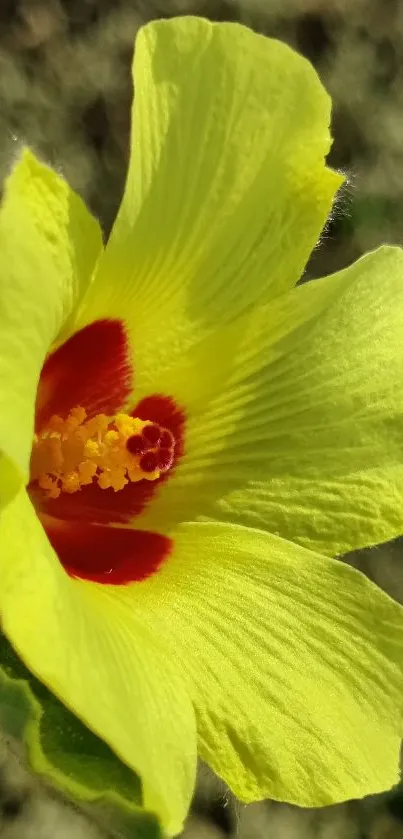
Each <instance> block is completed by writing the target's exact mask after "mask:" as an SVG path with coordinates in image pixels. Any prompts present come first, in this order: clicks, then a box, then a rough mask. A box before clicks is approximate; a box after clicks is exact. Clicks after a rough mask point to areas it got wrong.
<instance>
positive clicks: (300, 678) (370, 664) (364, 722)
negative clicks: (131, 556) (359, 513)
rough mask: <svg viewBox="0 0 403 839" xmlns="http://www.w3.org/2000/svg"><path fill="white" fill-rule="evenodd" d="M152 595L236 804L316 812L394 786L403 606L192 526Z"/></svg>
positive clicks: (330, 573) (306, 555) (242, 535)
mask: <svg viewBox="0 0 403 839" xmlns="http://www.w3.org/2000/svg"><path fill="white" fill-rule="evenodd" d="M144 591H145V593H144V597H143V609H144V620H148V622H149V625H150V626H152V627H153V628H154V631H155V632H156V633H158V635H159V636H160V637H163V638H164V639H165V642H166V645H167V650H168V654H169V652H171V654H173V655H175V658H176V660H177V662H178V664H179V666H180V667H182V669H183V672H184V674H185V675H186V677H187V679H188V684H189V690H190V692H191V695H192V697H193V701H194V704H195V708H196V714H197V725H198V735H199V750H200V754H201V756H202V757H203V758H204V759H205V760H207V761H208V763H210V765H211V766H212V767H213V769H214V770H215V771H216V772H217V773H218V774H219V775H220V776H221V777H222V778H224V780H225V781H226V782H227V783H228V784H229V786H230V788H231V789H232V790H233V791H234V793H235V794H236V795H237V796H238V797H239V798H240V799H241V800H243V801H254V800H257V799H262V798H267V797H268V798H274V799H278V800H280V801H288V802H291V803H293V804H298V805H301V806H308V807H317V806H322V805H325V804H332V803H336V802H339V801H343V800H346V799H350V798H361V797H362V796H365V795H369V794H374V793H378V792H382V791H383V790H386V789H389V788H390V787H391V786H393V785H394V784H396V783H397V782H398V780H399V750H400V741H401V736H402V732H403V702H402V696H403V659H402V645H403V609H402V607H401V606H399V605H398V604H397V603H394V602H393V601H392V600H391V599H390V598H389V597H387V596H386V595H385V594H384V593H383V592H381V591H380V589H378V588H377V587H376V586H375V585H374V584H373V583H371V582H370V581H369V580H367V579H366V578H365V577H364V576H363V575H362V574H360V573H359V572H358V571H356V570H355V569H352V568H350V567H349V566H347V565H344V564H343V563H341V562H338V561H337V560H331V559H327V558H326V557H322V556H320V555H318V554H314V553H312V552H310V551H307V550H306V549H304V548H301V547H299V546H298V545H294V544H291V543H289V542H286V541H285V540H283V539H280V538H278V537H275V536H271V535H270V534H267V533H264V532H262V531H258V530H253V529H252V528H244V527H239V526H234V525H224V524H210V523H199V524H194V523H187V524H183V525H182V526H180V527H179V528H178V531H177V533H176V536H175V551H174V553H173V555H172V557H171V560H170V561H169V562H167V563H166V564H165V566H164V567H163V568H162V569H161V571H160V574H159V575H156V576H155V577H154V578H150V579H149V580H148V581H147V583H146V585H145V587H144ZM121 597H122V598H125V599H126V600H127V601H128V602H129V599H130V593H129V592H126V591H125V590H123V591H122V593H121Z"/></svg>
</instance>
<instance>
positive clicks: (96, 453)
mask: <svg viewBox="0 0 403 839" xmlns="http://www.w3.org/2000/svg"><path fill="white" fill-rule="evenodd" d="M174 448H175V439H174V436H173V434H172V433H171V431H169V430H168V429H166V428H163V427H161V426H160V425H159V424H157V423H155V422H151V421H149V420H142V419H139V418H138V417H132V416H129V415H128V414H124V413H119V414H116V416H114V417H112V418H111V417H108V416H107V415H106V414H97V415H96V416H94V417H91V418H89V419H88V418H87V412H86V410H85V408H83V407H81V406H80V405H79V406H77V407H75V408H73V409H72V410H71V411H70V413H69V414H68V416H67V418H65V419H63V418H62V417H61V416H58V415H57V414H54V415H53V416H52V417H51V418H50V420H49V422H48V424H47V426H46V427H45V428H44V429H43V430H42V431H41V432H40V433H39V434H35V436H34V443H33V447H32V455H31V481H37V482H38V486H39V487H40V488H41V489H42V490H44V491H45V493H46V494H47V496H48V497H49V498H58V497H59V496H60V494H61V493H62V492H67V493H75V492H78V491H79V490H80V489H81V487H83V486H85V485H88V484H91V483H93V482H94V481H95V482H96V483H97V484H98V487H99V488H100V489H109V488H111V489H113V490H114V491H115V492H117V491H119V490H121V489H123V487H125V486H126V484H128V483H129V481H131V482H137V481H141V480H147V481H155V480H157V479H158V478H159V477H160V475H161V474H162V473H164V472H167V471H168V470H169V469H170V468H171V466H172V463H173V455H174Z"/></svg>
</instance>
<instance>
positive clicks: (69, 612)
mask: <svg viewBox="0 0 403 839" xmlns="http://www.w3.org/2000/svg"><path fill="white" fill-rule="evenodd" d="M0 555H1V558H2V560H1V565H0V611H1V615H2V628H3V631H4V632H5V634H6V636H7V637H8V638H9V640H10V642H11V643H12V645H13V646H14V648H15V650H16V651H17V653H18V654H19V655H20V657H21V658H22V660H23V662H24V664H25V665H26V666H27V667H28V668H29V669H30V670H31V671H32V672H33V673H34V675H35V676H37V677H38V678H39V679H41V681H43V682H44V683H45V685H46V686H47V687H48V688H50V690H52V691H53V693H55V694H56V696H57V697H58V698H59V699H61V700H62V701H63V702H64V704H65V705H66V706H67V707H68V708H69V709H70V710H71V711H73V712H74V713H75V714H76V715H77V716H78V717H79V718H80V719H81V720H82V721H83V722H84V723H85V724H86V725H87V726H88V727H89V728H90V729H91V730H92V731H93V732H94V733H95V734H97V735H98V736H100V737H101V738H103V739H104V740H105V741H106V742H107V743H108V745H109V746H110V747H111V748H112V749H113V750H114V751H115V752H116V754H117V755H118V757H120V758H121V759H122V760H123V761H124V762H125V763H126V764H128V765H129V766H130V767H131V768H132V769H133V770H134V771H135V772H136V773H137V774H138V775H139V776H140V778H141V781H142V788H143V803H144V806H145V808H146V809H148V810H150V811H152V812H155V813H156V814H157V815H158V817H159V818H160V819H161V821H162V824H163V826H164V828H165V829H166V831H167V832H168V833H169V834H174V833H178V832H179V831H180V830H181V827H182V823H183V819H184V817H185V815H186V812H187V810H188V807H189V803H190V798H191V794H192V791H193V785H194V780H195V762H196V734H195V720H194V712H193V708H192V705H191V701H190V698H189V695H188V693H187V691H186V689H185V686H184V681H183V678H182V675H181V673H180V671H179V669H178V668H177V666H176V662H175V659H174V657H173V656H171V657H167V655H166V649H165V645H164V639H162V638H159V637H158V633H157V632H156V631H155V630H154V629H153V628H152V627H150V626H148V625H147V623H144V621H143V619H142V613H141V611H140V604H141V594H142V588H141V584H137V585H134V586H132V587H130V590H131V594H132V596H131V600H130V603H126V602H125V601H123V600H121V599H120V598H119V591H120V588H119V587H113V586H102V585H97V584H95V583H86V582H83V581H80V580H77V579H72V578H70V577H68V576H67V574H66V573H65V571H64V570H63V568H62V566H61V565H60V563H59V561H58V559H57V557H56V555H55V553H54V551H53V550H52V548H51V546H50V544H49V542H48V540H47V537H46V536H45V533H44V531H43V529H42V526H41V524H40V522H39V519H38V518H37V516H36V514H35V512H34V510H33V508H32V506H31V503H30V501H29V499H28V497H27V495H26V493H25V490H21V491H20V493H19V494H18V495H17V496H16V498H15V499H13V500H12V501H11V502H10V503H9V504H8V505H7V507H6V508H5V510H4V511H3V513H2V516H1V519H0ZM136 604H137V605H136Z"/></svg>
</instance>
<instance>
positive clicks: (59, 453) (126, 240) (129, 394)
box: [0, 18, 403, 834]
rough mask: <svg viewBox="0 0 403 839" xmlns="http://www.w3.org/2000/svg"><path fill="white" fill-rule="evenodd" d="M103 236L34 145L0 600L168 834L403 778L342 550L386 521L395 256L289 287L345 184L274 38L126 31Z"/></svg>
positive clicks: (356, 580) (24, 225)
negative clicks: (330, 164) (226, 795)
mask: <svg viewBox="0 0 403 839" xmlns="http://www.w3.org/2000/svg"><path fill="white" fill-rule="evenodd" d="M134 79H135V88H136V96H135V100H134V105H133V129H132V142H131V157H130V164H129V170H128V175H127V183H126V189H125V193H124V196H123V200H122V204H121V207H120V210H119V214H118V216H117V219H116V222H115V225H114V228H113V231H112V234H111V236H110V239H109V241H108V243H107V245H106V247H105V249H104V248H103V244H102V237H101V231H100V228H99V225H98V223H97V222H96V220H95V219H94V218H93V217H92V216H91V215H90V213H89V212H88V210H87V209H86V208H85V206H84V205H83V203H82V201H81V200H80V198H79V197H78V196H77V195H75V194H74V193H73V192H72V191H71V189H70V188H69V186H68V185H67V183H66V182H65V181H64V180H63V179H62V178H61V177H60V176H59V175H58V174H56V173H55V172H54V171H52V170H51V169H49V168H47V167H46V166H45V165H43V164H42V163H41V162H39V161H38V160H37V159H36V158H35V157H34V156H33V154H32V153H31V152H29V151H24V153H23V154H22V156H21V158H20V159H19V160H18V161H17V163H16V165H15V167H14V169H13V171H12V173H11V174H10V176H9V178H8V180H7V182H6V186H5V195H4V201H3V205H2V210H1V216H0V243H1V248H0V253H1V260H2V263H1V279H0V325H1V331H0V447H1V460H0V469H1V483H0V488H1V496H0V498H1V504H2V513H1V518H0V555H1V563H0V610H1V615H2V627H3V631H4V633H5V634H6V636H7V637H8V639H9V640H10V641H11V643H12V645H13V647H14V649H15V650H16V651H17V653H18V654H19V656H20V657H21V659H22V660H23V662H24V663H25V665H26V666H27V667H28V668H29V669H30V670H31V671H32V672H33V673H34V674H35V675H36V676H37V677H39V679H41V680H42V681H43V682H44V683H45V684H46V686H47V687H48V688H49V689H50V690H51V691H53V692H54V693H55V694H56V695H57V696H58V697H59V698H60V699H61V700H62V701H63V703H64V704H65V705H66V706H67V707H68V708H69V709H70V710H72V711H73V712H74V713H75V714H76V715H77V716H78V717H79V718H80V719H81V720H82V721H84V722H85V723H86V724H87V725H88V726H89V727H90V728H91V730H92V731H94V732H95V733H96V734H98V735H99V736H100V737H101V738H103V739H104V740H105V741H106V742H107V743H108V744H109V745H110V746H111V747H112V749H113V750H114V751H115V753H116V754H117V755H118V756H119V757H120V758H121V759H122V760H123V761H124V762H125V763H126V764H127V765H128V766H130V767H131V768H132V769H133V770H135V771H136V772H137V773H138V774H139V776H140V777H141V781H142V788H143V800H144V806H145V807H146V808H148V809H150V810H152V811H154V812H155V813H157V814H158V816H159V818H160V819H161V822H162V824H163V826H164V828H165V830H166V831H167V832H168V833H170V834H172V833H176V832H178V831H179V830H180V828H181V825H182V823H183V818H184V816H185V815H186V812H187V809H188V806H189V801H190V797H191V794H192V790H193V786H194V780H195V765H196V753H197V752H198V753H199V754H200V755H201V756H202V757H203V758H204V759H205V760H206V761H207V762H208V763H209V764H210V765H211V766H212V767H213V769H214V770H215V771H216V772H217V773H218V774H219V775H220V776H221V777H222V778H224V779H225V781H226V782H227V783H228V785H229V786H230V787H231V789H232V790H233V791H234V793H235V794H236V795H237V796H238V797H239V798H240V799H241V800H242V801H252V800H256V799H259V798H263V797H270V798H275V799H280V800H285V801H289V802H294V803H297V804H300V805H307V806H316V805H322V804H329V803H334V802H336V801H342V800H344V799H346V798H351V797H360V796H363V795H366V794H368V793H375V792H378V791H380V790H384V789H387V788H388V787H390V786H392V785H393V784H394V783H396V782H397V780H398V755H399V745H400V737H401V734H402V696H403V672H402V671H403V664H402V661H403V659H402V655H401V648H402V640H403V617H402V615H403V610H402V609H401V607H400V606H398V605H397V604H396V603H394V602H393V601H392V600H391V599H390V598H388V597H387V596H386V595H384V594H383V593H382V592H381V591H380V590H378V589H377V588H376V586H374V585H373V584H372V583H371V582H369V581H368V580H367V579H366V578H364V577H363V576H362V575H361V574H360V573H359V572H357V571H355V570H354V569H352V568H350V567H348V566H347V565H345V564H343V563H341V562H340V561H338V560H335V559H333V558H332V557H334V556H336V555H337V554H340V553H342V552H345V551H349V550H352V549H355V548H360V547H363V546H365V545H369V544H372V543H376V542H381V541H382V540H386V539H389V538H391V537H394V536H395V535H396V534H398V533H399V532H401V529H402V509H403V497H402V496H403V491H402V486H403V483H402V478H403V463H402V430H403V425H402V402H403V396H402V388H401V375H402V362H401V334H402V327H403V284H402V273H403V259H402V254H401V252H400V251H399V250H398V249H394V248H385V249H381V250H379V251H377V252H375V253H373V254H370V255H369V256H367V257H365V258H363V259H361V260H360V261H359V262H357V263H356V264H355V265H353V266H352V267H350V268H348V269H346V270H345V271H342V272H340V273H338V274H335V275H333V276H330V277H327V278H326V279H321V280H317V281H314V282H309V283H306V284H305V285H303V286H300V287H297V288H295V286H296V283H297V281H298V279H299V278H300V276H301V274H302V272H303V270H304V266H305V264H306V262H307V259H308V257H309V254H310V252H311V250H312V248H313V247H314V245H315V243H316V241H317V239H318V236H319V234H320V231H321V228H322V227H323V224H324V222H325V220H326V218H327V216H328V213H329V210H330V208H331V206H332V201H333V198H334V194H335V192H336V190H337V189H338V187H339V185H340V183H341V177H340V176H339V175H338V174H336V173H335V172H332V171H331V170H329V169H328V168H326V166H325V163H324V157H325V155H326V153H327V151H328V149H329V145H330V139H329V133H328V123H329V99H328V97H327V95H326V93H325V91H324V90H323V88H322V86H321V84H320V82H319V80H318V78H317V77H316V75H315V72H314V71H313V69H312V68H311V66H310V65H309V64H308V63H307V62H306V61H305V60H304V59H303V58H302V57H300V56H298V55H297V54H296V53H294V52H293V51H292V50H291V49H289V48H288V47H287V46H285V45H284V44H282V43H277V42H275V41H271V40H268V39H266V38H263V37H261V36H258V35H256V34H253V33H252V32H251V31H249V30H247V29H245V28H243V27H241V26H238V25H235V24H211V23H209V22H207V21H205V20H201V19H197V18H186V19H180V18H177V19H175V20H171V21H159V22H154V23H151V24H149V25H148V26H146V27H145V28H143V29H142V30H141V31H140V34H139V35H138V38H137V45H136V54H135V62H134Z"/></svg>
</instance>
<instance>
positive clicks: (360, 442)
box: [136, 248, 403, 556]
mask: <svg viewBox="0 0 403 839" xmlns="http://www.w3.org/2000/svg"><path fill="white" fill-rule="evenodd" d="M402 278H403V252H402V251H401V250H400V249H398V248H381V249H379V250H378V251H376V252H374V253H372V254H369V255H367V256H365V257H363V258H362V259H360V260H359V261H358V262H356V263H355V264H354V265H352V266H350V267H349V268H347V269H345V270H344V271H341V272H339V273H337V274H335V275H333V276H331V277H326V278H324V279H321V280H314V281H313V282H310V283H306V284H304V285H302V286H299V287H298V288H297V289H295V290H293V291H292V292H290V293H289V294H287V295H282V296H281V297H278V298H277V299H276V300H275V301H273V302H272V303H271V304H268V305H267V306H266V307H262V308H261V310H259V311H257V312H251V313H249V314H247V315H245V316H244V317H243V318H241V319H239V320H238V321H236V322H235V323H234V324H232V325H231V327H227V329H226V330H224V329H223V330H221V332H220V334H219V335H217V336H215V337H214V339H209V340H206V341H205V342H204V343H203V344H201V345H200V346H198V347H197V348H196V349H195V351H194V352H193V353H189V354H188V357H187V358H186V361H185V362H184V363H183V364H182V365H181V366H178V367H177V368H176V369H174V370H172V371H169V373H168V374H166V375H164V376H163V377H161V378H160V379H157V380H156V382H155V383H154V387H155V389H156V391H157V392H158V390H159V389H161V388H164V389H165V392H168V393H171V394H172V395H173V396H174V397H175V399H176V400H177V401H178V403H179V404H184V405H185V406H186V408H187V411H188V417H189V419H188V432H187V436H186V439H185V452H186V454H185V457H184V458H183V460H182V462H181V464H180V466H179V467H178V469H177V471H176V473H175V474H174V475H173V476H172V478H171V479H170V480H169V481H167V483H166V485H165V486H164V487H163V488H162V489H161V491H160V495H159V498H158V499H157V500H156V501H154V502H153V504H152V505H149V507H148V508H147V511H146V513H145V514H144V515H143V517H142V519H141V522H142V526H143V527H146V528H151V529H152V528H153V527H156V526H157V523H158V526H160V527H161V526H162V525H163V526H165V527H169V526H172V525H173V524H174V522H177V521H183V520H191V519H195V518H197V517H208V518H211V519H220V520H223V521H225V520H226V521H233V522H237V523H240V524H249V525H252V526H256V527H260V528H263V529H266V530H268V531H270V532H272V533H277V534H279V535H280V536H283V537H284V538H286V539H289V540H290V541H293V542H298V543H300V544H302V545H304V546H306V547H310V548H312V549H316V550H319V551H320V552H322V553H326V554H327V555H330V556H334V555H337V554H341V553H344V552H346V551H349V550H353V549H356V548H360V547H364V546H366V545H371V544H374V543H379V542H382V541H385V540H388V539H391V538H393V537H395V536H397V535H399V534H400V533H401V532H402V531H403V388H402V374H403V365H402V348H401V344H402V334H403V282H402ZM136 526H138V523H137V525H136Z"/></svg>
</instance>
